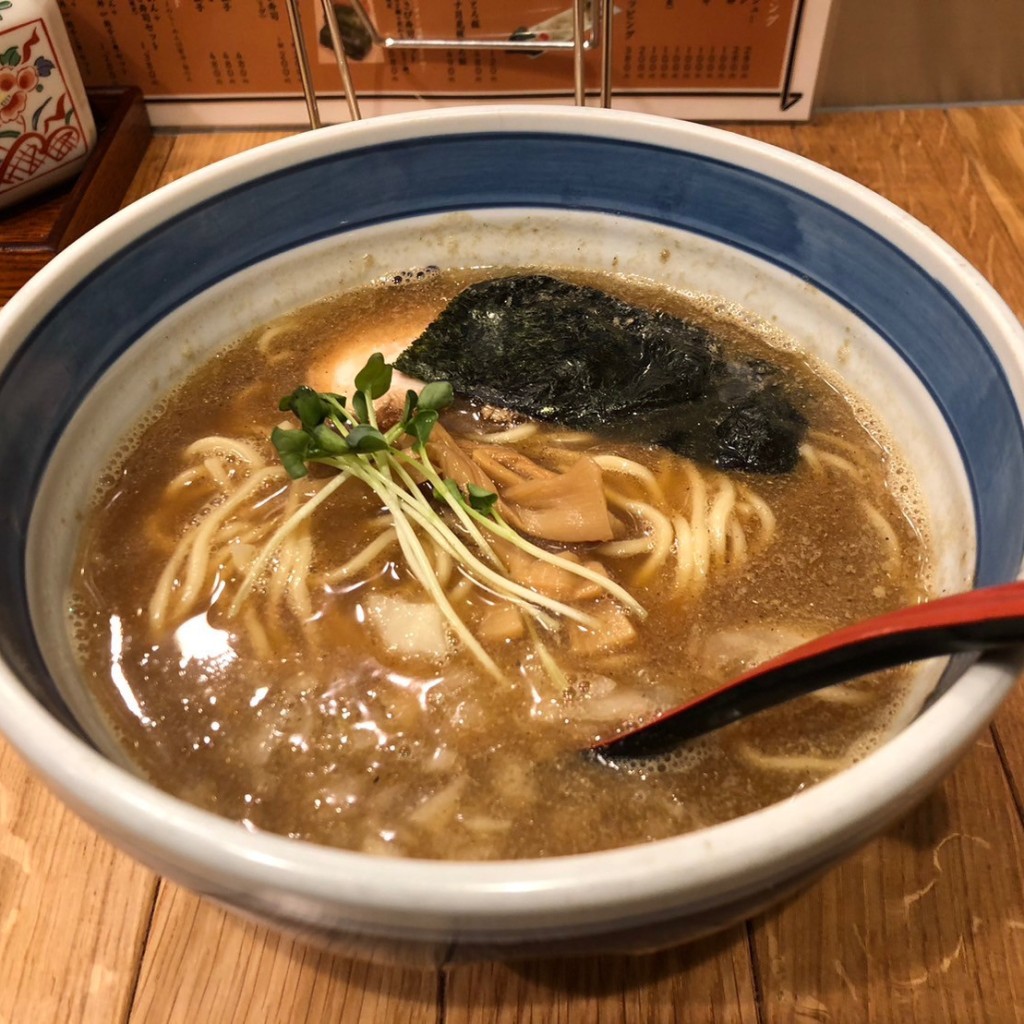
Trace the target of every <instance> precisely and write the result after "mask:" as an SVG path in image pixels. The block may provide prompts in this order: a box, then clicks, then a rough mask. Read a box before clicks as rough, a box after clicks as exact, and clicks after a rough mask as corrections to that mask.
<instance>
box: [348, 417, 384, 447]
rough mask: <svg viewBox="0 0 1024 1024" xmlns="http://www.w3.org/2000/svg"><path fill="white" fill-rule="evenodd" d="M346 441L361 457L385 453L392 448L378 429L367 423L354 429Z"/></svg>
mask: <svg viewBox="0 0 1024 1024" xmlns="http://www.w3.org/2000/svg"><path fill="white" fill-rule="evenodd" d="M345 440H346V442H347V443H348V447H349V448H350V449H351V450H352V451H354V452H356V453H357V454H359V455H368V454H369V453H370V452H383V451H387V450H388V448H390V447H391V446H390V445H389V444H388V440H387V438H386V437H385V436H384V435H383V434H382V433H381V432H380V431H379V430H377V429H376V427H371V426H369V425H368V424H366V423H360V424H359V426H358V427H353V428H352V429H351V430H350V431H349V434H348V437H346V438H345Z"/></svg>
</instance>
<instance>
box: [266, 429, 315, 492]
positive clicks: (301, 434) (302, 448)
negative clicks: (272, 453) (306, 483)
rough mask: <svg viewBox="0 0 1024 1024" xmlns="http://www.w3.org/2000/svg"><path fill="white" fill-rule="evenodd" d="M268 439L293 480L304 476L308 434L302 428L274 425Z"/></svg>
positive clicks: (307, 452) (307, 451)
mask: <svg viewBox="0 0 1024 1024" xmlns="http://www.w3.org/2000/svg"><path fill="white" fill-rule="evenodd" d="M270 441H271V443H272V444H273V446H274V447H275V448H276V449H277V454H278V456H279V458H280V459H281V465H282V466H284V468H285V470H286V471H287V473H288V475H289V476H290V477H291V478H292V479H293V480H298V479H299V478H300V477H304V476H305V475H306V473H307V472H308V470H307V469H306V459H307V458H308V456H309V442H310V437H309V434H307V433H306V432H305V431H304V430H283V429H282V428H281V427H274V429H273V430H272V431H271V434H270Z"/></svg>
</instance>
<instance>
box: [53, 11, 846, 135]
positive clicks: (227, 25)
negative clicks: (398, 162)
mask: <svg viewBox="0 0 1024 1024" xmlns="http://www.w3.org/2000/svg"><path fill="white" fill-rule="evenodd" d="M60 4H61V8H62V10H63V13H64V16H65V21H66V22H67V25H68V30H69V34H70V35H71V39H72V42H73V44H74V46H75V49H76V52H77V54H78V59H79V64H80V67H81V70H82V74H83V77H84V79H85V81H86V84H87V85H88V86H116V85H137V86H139V87H140V88H141V89H142V90H143V92H144V93H145V94H146V96H147V99H148V100H149V101H150V110H151V115H155V116H154V120H155V121H156V123H173V122H175V121H177V122H178V123H189V122H190V121H197V120H199V121H203V122H206V123H209V122H210V121H211V120H215V119H216V110H220V111H222V115H223V117H224V120H225V123H230V122H232V121H237V120H238V118H239V117H241V118H242V119H243V120H246V121H248V123H259V122H260V118H259V117H258V116H257V114H258V111H257V110H256V109H255V108H253V107H251V106H249V107H246V106H240V104H245V103H252V102H260V101H263V102H266V101H275V100H276V101H281V100H290V101H291V102H290V103H288V104H285V105H284V106H282V105H281V104H280V103H278V104H276V105H271V106H270V107H265V108H264V109H265V110H266V111H267V113H268V117H269V119H270V120H276V121H280V120H281V119H282V114H281V112H282V111H283V110H286V109H288V108H289V107H290V108H293V109H294V111H295V114H296V116H298V117H301V110H302V108H301V104H299V103H298V102H296V100H295V99H294V98H295V97H297V96H298V95H299V92H300V78H299V74H298V65H297V61H296V55H295V49H294V45H293V39H292V34H291V26H290V21H289V18H288V14H287V8H286V5H285V0H60ZM332 6H333V9H334V12H335V15H336V17H337V21H338V24H339V27H340V29H341V35H342V38H343V40H344V46H345V52H346V54H347V55H348V58H349V62H350V66H351V69H352V76H353V81H354V84H355V87H356V90H357V92H358V94H359V96H360V99H361V100H362V101H363V102H364V104H367V103H368V104H369V109H368V111H367V112H368V113H376V112H380V111H383V110H387V109H409V108H410V107H416V106H420V105H426V104H428V103H431V102H435V103H436V102H444V103H451V102H466V101H472V100H475V99H483V98H491V99H493V98H495V97H503V98H508V99H511V98H515V99H535V100H556V99H557V100H558V101H564V99H565V98H566V97H569V96H571V95H572V84H573V55H572V52H571V50H541V49H537V50H534V49H532V48H529V47H527V48H523V47H519V48H508V49H505V48H496V49H487V50H480V49H465V48H463V49H459V48H455V47H446V48H443V49H428V48H416V49H405V48H389V47H388V46H387V45H386V40H387V39H388V38H389V37H391V38H396V39H416V40H428V39H440V40H453V41H457V40H463V39H486V40H491V41H495V42H498V43H502V42H506V41H508V40H516V41H519V42H537V41H547V40H564V41H569V40H571V39H572V32H573V12H572V8H571V6H570V5H569V0H553V2H541V0H524V2H517V3H510V2H509V0H364V2H363V4H362V7H363V11H362V12H361V11H360V10H358V9H357V7H358V5H353V4H351V3H337V2H336V3H333V4H332ZM595 6H596V5H595V4H593V3H588V5H587V25H588V35H589V36H592V37H593V39H594V43H595V46H594V47H593V48H592V49H591V50H590V51H589V52H588V54H587V68H586V77H587V86H588V89H590V90H597V88H598V86H599V84H600V83H599V76H600V66H601V54H600V53H599V52H598V47H597V43H598V41H599V32H598V29H599V26H597V25H594V24H593V23H592V20H591V18H592V13H593V12H592V11H591V8H592V7H595ZM829 7H830V0H615V3H614V5H613V15H612V62H611V66H612V76H611V77H612V85H613V93H614V106H616V107H625V108H628V109H638V110H651V111H657V112H660V113H667V114H674V115H675V116H679V117H723V118H730V117H745V118H758V119H801V118H806V117H807V116H808V115H809V112H810V105H811V98H812V94H813V89H814V82H815V79H816V76H817V71H818V66H819V63H820V58H821V51H822V47H823V43H824V39H825V35H826V29H827V22H828V14H829ZM363 13H365V15H366V16H367V17H368V19H369V23H367V21H366V19H364V17H363V16H362V15H363ZM300 14H301V19H302V24H303V31H304V35H305V39H306V46H307V50H308V53H309V55H310V61H311V64H312V73H313V81H314V84H315V86H316V89H317V92H318V94H319V95H322V96H325V97H327V96H338V95H340V93H341V80H340V76H339V73H338V68H337V64H336V61H335V57H334V53H333V50H332V49H331V46H330V35H329V32H328V28H327V25H326V24H325V13H324V9H323V6H322V4H321V2H320V0H301V3H300ZM208 104H215V105H216V106H215V107H213V108H209V109H205V110H204V106H205V105H208ZM273 111H277V113H276V115H275V114H274V113H273ZM286 119H287V117H286Z"/></svg>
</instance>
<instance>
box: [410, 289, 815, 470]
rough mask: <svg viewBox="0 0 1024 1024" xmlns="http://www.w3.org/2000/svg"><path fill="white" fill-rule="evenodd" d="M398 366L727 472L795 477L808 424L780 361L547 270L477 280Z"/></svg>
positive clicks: (512, 406)
mask: <svg viewBox="0 0 1024 1024" xmlns="http://www.w3.org/2000/svg"><path fill="white" fill-rule="evenodd" d="M395 366H396V367H397V368H398V369H399V370H401V372H402V373H405V374H408V375H409V376H411V377H416V378H418V379H419V380H424V381H436V380H447V381H449V382H450V383H451V385H452V387H453V388H454V389H455V391H456V392H457V393H458V394H461V395H465V396H467V397H470V398H475V399H478V400H480V401H483V402H486V403H488V404H490V405H495V406H501V407H504V408H510V409H515V410H518V411H519V412H522V413H526V414H527V415H530V416H534V417H537V418H538V419H543V420H549V421H551V422H554V423H559V424H562V425H563V426H567V427H574V428H578V429H582V430H593V431H601V432H603V433H604V434H605V435H606V436H608V435H610V436H612V437H616V438H620V439H626V440H631V441H639V442H643V443H651V444H659V445H663V446H665V447H667V448H670V449H671V450H673V451H675V452H677V453H679V454H680V455H685V456H687V457H689V458H693V459H696V460H698V461H700V462H704V463H707V464H710V465H714V466H717V467H718V468H720V469H739V470H747V471H749V472H755V473H784V472H788V471H789V470H791V469H792V468H793V467H794V466H795V465H796V462H797V459H798V448H799V445H800V441H801V440H802V438H803V435H804V432H805V429H806V426H807V421H806V420H805V418H804V417H803V416H802V415H801V413H800V412H799V411H798V410H797V409H796V408H794V406H793V405H792V403H791V402H790V401H789V399H788V397H787V396H786V394H785V392H784V388H783V381H782V371H781V370H780V369H779V368H778V367H776V366H774V365H772V364H771V363H768V362H765V361H764V360H758V359H742V358H740V359H729V358H727V357H726V355H725V353H724V352H723V350H722V345H721V344H720V342H719V341H718V340H717V339H716V338H715V337H714V335H713V334H712V333H711V332H709V331H708V330H706V329H705V328H703V327H700V326H698V325H696V324H693V323H689V322H687V321H685V320H681V319H679V318H678V317H674V316H671V315H669V314H668V313H663V312H658V311H656V310H649V309H644V308H642V307H639V306H633V305H631V304H630V303H628V302H623V301H622V300H621V299H617V298H614V297H613V296H611V295H608V294H606V293H605V292H602V291H600V290H598V289H596V288H590V287H587V286H585V285H578V284H571V283H569V282H567V281H560V280H558V279H557V278H553V277H549V276H546V275H542V274H531V275H520V276H513V277H501V278H495V279H492V280H489V281H481V282H479V283H478V284H474V285H470V286H469V287H468V288H466V289H465V290H464V291H463V292H461V293H460V294H459V295H457V296H456V297H455V298H454V299H453V300H452V301H451V302H450V303H449V304H448V306H447V307H446V308H445V309H444V310H443V312H442V313H441V314H440V315H439V316H438V317H437V319H436V320H434V321H433V323H431V324H430V325H429V326H428V327H427V328H426V330H425V331H424V332H423V333H422V334H421V335H420V336H419V338H417V339H416V340H415V341H414V342H413V343H412V344H411V345H410V346H409V347H408V348H407V349H406V350H405V351H404V352H403V353H402V354H401V355H400V356H399V357H398V359H397V360H396V361H395Z"/></svg>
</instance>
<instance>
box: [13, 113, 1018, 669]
mask: <svg viewBox="0 0 1024 1024" xmlns="http://www.w3.org/2000/svg"><path fill="white" fill-rule="evenodd" d="M520 206H521V207H555V208H559V207H568V208H572V209H575V210H587V211H594V212H601V213H610V214H618V215H624V216H628V217H635V218H638V219H641V220H647V221H651V222H654V223H658V224H664V225H668V226H671V227H673V228H680V229H684V230H687V231H691V232H696V233H698V234H701V235H704V236H707V237H708V238H712V239H714V240H716V241H718V242H722V243H725V244H727V245H731V246H734V247H736V248H739V249H742V250H744V251H746V252H749V253H752V254H754V255H756V256H758V257H760V258H761V259H764V260H767V261H769V262H771V263H774V264H776V265H777V266H779V267H781V268H783V269H785V270H787V271H789V272H791V273H793V274H796V275H798V276H799V277H802V278H804V279H806V280H807V281H808V282H810V283H812V284H813V285H815V286H816V287H818V288H820V289H822V290H823V291H824V292H826V293H828V294H829V295H831V296H832V297H834V298H835V299H837V300H838V301H839V302H841V303H842V304H844V305H845V306H847V307H848V308H849V309H851V310H852V311H853V312H854V313H855V314H856V315H857V316H859V317H860V318H861V319H863V320H864V321H865V322H866V323H868V324H869V325H870V326H871V327H872V328H874V330H875V331H877V332H878V333H879V334H880V335H882V336H883V337H884V338H886V339H887V340H888V341H889V343H890V344H891V345H892V346H893V348H895V349H896V350H897V351H898V352H899V353H900V354H901V355H902V356H903V358H904V359H905V360H906V361H907V362H908V364H909V365H910V366H911V367H913V369H914V371H915V372H916V373H917V375H918V376H919V377H920V378H921V380H922V381H923V382H924V384H925V386H926V387H927V388H928V389H929V391H930V392H931V394H932V395H933V396H934V398H935V401H936V402H937V404H938V405H939V407H940V408H941V410H942V412H943V413H944V415H945V417H946V419H947V421H948V423H949V425H950V429H951V431H952V433H953V435H954V437H955V438H956V440H957V443H958V444H959V446H960V449H961V452H962V454H963V458H964V462H965V465H966V467H967V472H968V476H969V478H970V481H971V486H972V488H973V492H974V500H975V507H976V511H977V530H978V560H977V581H978V583H979V584H985V583H993V582H997V581H1001V580H1006V579H1009V578H1012V577H1013V576H1014V575H1015V574H1016V572H1017V569H1018V566H1019V564H1020V561H1021V556H1022V552H1024V517H1022V516H1021V515H1020V513H1019V506H1018V503H1017V501H1016V498H1015V496H1016V495H1019V494H1021V493H1024V431H1022V426H1021V420H1020V416H1019V413H1018V410H1017V407H1016V404H1015V402H1014V400H1013V395H1012V393H1011V391H1010V388H1009V385H1008V382H1007V380H1006V378H1005V375H1004V374H1003V372H1002V370H1001V368H1000V367H999V364H998V361H997V359H996V357H995V355H994V353H993V352H992V350H991V349H990V347H989V345H988V343H987V342H986V341H985V339H984V337H983V336H982V334H981V331H980V330H979V328H978V327H977V325H976V324H975V323H974V322H973V321H972V320H971V318H970V317H969V316H968V314H967V313H966V311H965V310H964V309H963V307H962V306H961V305H960V304H959V303H958V302H957V300H956V299H955V297H954V296H953V295H952V294H951V293H950V292H949V291H948V290H947V289H946V288H944V287H943V286H942V285H941V284H939V283H938V282H937V281H936V280H934V279H933V278H932V277H931V276H930V275H929V274H928V273H927V272H926V271H924V270H923V269H922V268H920V267H918V266H917V265H916V264H915V263H914V262H913V261H911V260H910V259H909V258H908V257H907V256H906V255H905V254H904V253H903V252H901V251H900V250H899V249H898V248H897V247H896V246H894V245H893V244H892V243H891V242H889V241H888V240H887V239H886V238H884V237H882V236H881V235H879V234H877V233H875V232H874V231H872V230H870V229H868V228H866V227H865V226H864V225H862V224H861V223H859V222H858V221H856V220H855V219H853V218H852V217H850V216H848V215H846V214H844V213H843V212H841V211H839V210H837V209H835V208H834V207H831V206H829V205H828V204H827V203H824V202H822V201H820V200H818V199H816V198H815V197H813V196H811V195H808V194H806V193H804V192H801V191H799V190H798V189H796V188H793V187H791V186H789V185H785V184H781V183H779V182H777V181H775V180H773V179H771V178H768V177H765V176H764V175H761V174H759V173H757V172H754V171H752V170H749V169H746V168H743V167H737V166H734V165H731V164H727V163H723V162H721V161H719V160H716V159H711V158H707V157H702V156H697V155H693V154H687V153H681V152H678V151H676V150H671V149H665V148H661V147H658V146H652V145H645V144H639V143H633V142H622V141H616V140H613V139H604V138H593V137H586V136H584V137H580V136H574V135H553V134H541V133H537V134H533V133H524V134H502V133H493V134H492V133H486V134H474V135H463V136H453V137H438V138H428V139H417V140H412V141H408V142H396V143H389V144H384V145H378V146H370V147H366V148H363V149H358V150H354V151H342V152H337V153H333V154H331V155H330V156H327V157H324V158H321V159H317V160H315V161H310V162H308V163H305V164H301V165H298V166H294V167H291V168H288V169H286V170H281V171H277V172H275V173H273V174H269V175H267V176H265V177H262V178H259V179H257V180H255V181H251V182H249V183H246V184H244V185H241V186H239V187H236V188H234V189H232V190H230V191H228V192H226V193H224V194H222V195H220V196H218V197H217V198H216V199H213V200H209V201H205V202H202V203H200V204H198V205H196V206H195V207H193V208H192V209H190V210H188V211H186V212H184V213H181V214H178V215H176V216H175V217H174V218H173V220H171V221H169V222H167V223H165V224H162V225H161V226H159V227H157V228H155V229H153V230H152V231H150V232H149V233H148V234H146V235H145V236H143V237H141V238H139V239H137V240H136V241H135V242H133V243H131V244H130V245H128V246H127V247H126V248H125V249H124V250H122V251H121V252H119V253H117V254H116V255H115V256H113V257H112V258H111V259H109V260H108V261H107V262H106V263H104V264H103V265H102V266H100V267H99V268H98V269H97V270H96V271H95V272H94V273H92V274H91V275H90V277H89V278H88V279H87V280H85V281H83V282H82V283H81V284H80V285H79V286H78V287H76V288H74V289H73V290H72V291H70V292H69V294H68V295H66V296H65V297H64V298H63V299H61V300H60V301H59V302H57V303H56V305H55V307H54V309H53V310H52V311H51V312H50V314H49V315H48V316H47V317H46V318H45V320H44V321H43V322H42V323H41V324H40V325H39V327H38V328H37V329H36V330H35V331H34V332H33V335H32V337H31V338H30V339H29V340H28V342H27V343H26V344H25V345H24V346H23V347H22V348H21V350H20V351H19V353H18V354H17V355H16V356H15V358H14V359H13V360H12V361H11V363H10V364H9V365H8V367H7V368H6V369H5V370H4V372H3V374H2V376H0V430H2V431H3V438H4V440H3V444H2V448H0V480H3V481H4V488H5V491H6V494H5V502H4V505H3V526H4V529H2V530H0V567H2V572H0V626H2V639H0V643H2V647H3V650H4V653H5V655H6V656H7V657H8V658H10V659H11V661H12V662H13V663H14V664H15V666H16V667H18V668H19V669H24V670H26V671H25V673H24V674H23V678H26V679H28V678H30V677H31V676H35V677H36V678H38V679H42V678H45V673H44V672H43V671H42V668H41V662H40V661H39V656H38V652H37V651H36V650H35V647H34V643H33V641H32V639H31V630H30V628H29V621H28V615H27V609H26V599H25V584H24V552H25V536H26V530H27V526H28V520H29V515H30V512H31V506H32V501H33V497H34V494H35V490H36V487H37V485H38V481H39V479H40V476H41V474H42V471H43V469H44V467H45V463H46V458H47V454H48V452H49V451H50V450H51V447H52V446H53V444H54V443H55V442H56V440H57V438H58V437H59V435H60V432H61V430H62V429H63V426H64V424H65V423H66V422H67V420H68V418H69V417H70V416H71V414H72V413H73V412H74V410H75V409H76V408H77V406H78V404H79V403H80V401H81V400H82V398H83V397H84V395H85V394H86V393H87V392H88V390H89V388H90V387H92V385H93V384H94V383H95V381H96V380H97V379H98V378H99V377H100V375H101V374H102V373H103V372H104V370H106V369H107V367H108V366H109V365H110V364H111V363H112V362H113V361H114V360H115V359H116V358H117V357H118V356H119V355H120V354H121V353H122V352H123V351H124V350H125V349H126V348H127V347H128V346H129V345H131V344H132V342H133V341H134V340H135V339H136V338H138V337H139V336H140V335H141V334H143V333H144V332H145V331H146V330H147V329H148V328H150V327H151V326H152V325H153V324H155V323H157V322H158V321H159V320H161V319H162V318H163V317H164V316H165V315H167V314H168V313H169V312H170V311H172V310H173V309H174V308H176V307H177V306H179V305H180V304H181V303H183V302H185V301H187V300H188V299H189V298H191V297H193V296H194V295H196V294H197V293H198V292H201V291H202V290H204V289H206V288H208V287H210V286H211V285H213V284H215V283H216V282H218V281H220V280H222V279H224V278H226V277H228V276H230V275H231V274H234V273H236V272H237V271H239V270H242V269H244V268H246V267H249V266H252V265H254V264H257V263H259V262H260V261H263V260H265V259H267V258H269V257H271V256H274V255H276V254H278V253H281V252H283V251H286V250H289V249H292V248H295V247H297V246H301V245H305V244H307V243H309V242H312V241H316V240H318V239H322V238H327V237H330V236H333V235H336V234H338V233H341V232H345V231H349V230H352V229H355V228H363V227H367V226H370V225H373V224H377V223H382V222H385V221H391V220H395V219H401V218H405V217H412V216H418V215H423V214H431V213H440V212H445V211H454V210H467V209H481V208H487V207H520ZM267 287H273V282H272V281H268V283H267Z"/></svg>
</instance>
